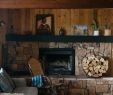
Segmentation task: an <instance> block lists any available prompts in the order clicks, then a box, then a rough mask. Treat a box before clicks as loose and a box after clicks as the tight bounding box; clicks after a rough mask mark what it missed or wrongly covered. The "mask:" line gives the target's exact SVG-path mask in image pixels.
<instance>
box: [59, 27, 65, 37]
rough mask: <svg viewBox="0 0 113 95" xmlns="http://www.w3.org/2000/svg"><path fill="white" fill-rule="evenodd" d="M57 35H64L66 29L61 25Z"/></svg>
mask: <svg viewBox="0 0 113 95" xmlns="http://www.w3.org/2000/svg"><path fill="white" fill-rule="evenodd" d="M59 35H61V36H64V35H66V30H65V28H64V27H61V28H60V30H59Z"/></svg>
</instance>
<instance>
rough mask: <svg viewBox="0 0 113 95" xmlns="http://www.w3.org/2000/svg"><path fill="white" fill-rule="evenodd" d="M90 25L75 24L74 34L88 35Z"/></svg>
mask: <svg viewBox="0 0 113 95" xmlns="http://www.w3.org/2000/svg"><path fill="white" fill-rule="evenodd" d="M87 30H88V27H87V25H84V24H78V25H73V32H74V35H82V36H86V35H87V34H88V31H87Z"/></svg>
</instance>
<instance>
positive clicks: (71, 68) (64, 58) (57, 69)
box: [39, 48, 75, 75]
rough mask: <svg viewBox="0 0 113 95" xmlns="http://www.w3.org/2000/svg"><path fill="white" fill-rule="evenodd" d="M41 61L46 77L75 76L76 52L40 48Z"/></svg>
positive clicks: (63, 49)
mask: <svg viewBox="0 0 113 95" xmlns="http://www.w3.org/2000/svg"><path fill="white" fill-rule="evenodd" d="M39 59H40V61H41V63H42V67H43V71H44V73H45V74H46V75H75V50H74V49H72V48H40V49H39Z"/></svg>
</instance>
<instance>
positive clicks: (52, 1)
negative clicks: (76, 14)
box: [0, 0, 113, 8]
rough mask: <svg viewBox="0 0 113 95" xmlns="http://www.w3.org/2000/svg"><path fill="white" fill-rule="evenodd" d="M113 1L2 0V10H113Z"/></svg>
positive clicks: (0, 0)
mask: <svg viewBox="0 0 113 95" xmlns="http://www.w3.org/2000/svg"><path fill="white" fill-rule="evenodd" d="M112 5H113V0H107V1H104V0H0V8H113V6H112Z"/></svg>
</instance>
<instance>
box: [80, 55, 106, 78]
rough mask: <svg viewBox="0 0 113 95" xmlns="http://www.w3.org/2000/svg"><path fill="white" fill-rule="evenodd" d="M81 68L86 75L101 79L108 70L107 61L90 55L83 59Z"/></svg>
mask: <svg viewBox="0 0 113 95" xmlns="http://www.w3.org/2000/svg"><path fill="white" fill-rule="evenodd" d="M82 66H83V69H84V71H85V73H86V75H88V76H90V77H101V76H102V74H103V73H106V72H107V70H108V60H105V59H104V58H103V57H98V56H95V55H91V56H88V57H84V58H83V61H82Z"/></svg>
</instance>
